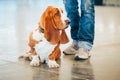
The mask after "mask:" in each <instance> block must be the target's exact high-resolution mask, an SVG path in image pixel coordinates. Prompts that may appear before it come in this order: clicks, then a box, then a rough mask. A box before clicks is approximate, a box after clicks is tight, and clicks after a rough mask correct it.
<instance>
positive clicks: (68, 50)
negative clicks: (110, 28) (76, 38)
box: [63, 44, 78, 55]
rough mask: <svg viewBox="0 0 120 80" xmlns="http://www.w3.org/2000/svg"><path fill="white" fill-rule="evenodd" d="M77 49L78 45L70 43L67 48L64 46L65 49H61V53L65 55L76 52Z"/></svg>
mask: <svg viewBox="0 0 120 80" xmlns="http://www.w3.org/2000/svg"><path fill="white" fill-rule="evenodd" d="M77 51H78V46H77V45H74V44H72V45H70V46H69V47H68V48H66V49H65V50H64V51H63V53H64V54H65V55H74V54H76V53H77Z"/></svg>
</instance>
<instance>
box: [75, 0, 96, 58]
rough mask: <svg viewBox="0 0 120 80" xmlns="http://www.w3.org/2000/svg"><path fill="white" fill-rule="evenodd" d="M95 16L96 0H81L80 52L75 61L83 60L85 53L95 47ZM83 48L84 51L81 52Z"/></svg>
mask: <svg viewBox="0 0 120 80" xmlns="http://www.w3.org/2000/svg"><path fill="white" fill-rule="evenodd" d="M94 16H95V13H94V0H81V18H80V23H79V31H78V38H79V43H78V45H79V48H80V51H78V54H76V55H75V59H79V58H80V59H81V58H82V57H83V55H84V53H88V52H89V51H90V50H91V48H92V46H93V41H94ZM81 48H83V49H82V50H81ZM84 49H85V50H84ZM81 56H82V57H81ZM87 58H88V56H86V57H85V59H87Z"/></svg>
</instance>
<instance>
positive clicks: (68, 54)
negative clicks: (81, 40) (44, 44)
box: [63, 51, 75, 55]
mask: <svg viewBox="0 0 120 80" xmlns="http://www.w3.org/2000/svg"><path fill="white" fill-rule="evenodd" d="M63 54H64V55H75V54H68V53H66V52H64V51H63Z"/></svg>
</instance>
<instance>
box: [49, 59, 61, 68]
mask: <svg viewBox="0 0 120 80" xmlns="http://www.w3.org/2000/svg"><path fill="white" fill-rule="evenodd" d="M48 66H49V68H53V67H59V64H57V62H56V61H55V60H49V61H48Z"/></svg>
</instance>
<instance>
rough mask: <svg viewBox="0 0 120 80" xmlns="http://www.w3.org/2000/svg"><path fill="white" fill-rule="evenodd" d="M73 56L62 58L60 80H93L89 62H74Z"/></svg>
mask: <svg viewBox="0 0 120 80" xmlns="http://www.w3.org/2000/svg"><path fill="white" fill-rule="evenodd" d="M73 58H74V56H64V57H63V61H62V64H61V65H64V66H61V68H60V74H61V75H60V78H61V80H94V73H93V68H92V65H91V63H90V60H85V61H74V60H73Z"/></svg>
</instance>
